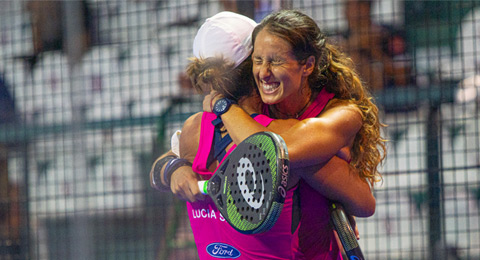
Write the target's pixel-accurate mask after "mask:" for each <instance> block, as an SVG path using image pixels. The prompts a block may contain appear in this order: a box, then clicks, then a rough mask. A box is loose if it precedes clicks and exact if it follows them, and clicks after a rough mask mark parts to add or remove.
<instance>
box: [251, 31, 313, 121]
mask: <svg viewBox="0 0 480 260" xmlns="http://www.w3.org/2000/svg"><path fill="white" fill-rule="evenodd" d="M312 58H313V57H312ZM252 59H253V76H254V78H255V82H256V84H257V87H258V90H259V92H260V96H261V97H262V101H263V102H264V103H266V104H269V105H272V104H277V107H278V108H281V109H282V110H283V112H287V113H292V112H293V113H295V112H297V111H296V109H298V107H300V108H301V107H302V106H304V105H305V100H306V97H305V94H306V92H307V93H308V91H302V90H303V89H304V88H305V87H308V86H307V84H308V83H307V77H308V75H310V73H311V68H310V67H313V66H311V64H310V61H308V60H309V59H307V62H306V63H305V64H303V65H302V64H300V63H299V62H298V61H297V60H296V59H295V56H294V55H293V51H292V47H291V46H290V44H289V43H288V42H287V41H285V40H284V39H282V38H280V37H278V36H275V35H273V34H271V33H269V32H268V30H266V29H263V30H262V31H260V32H259V33H258V35H257V37H256V38H255V43H254V48H253V54H252ZM307 98H308V97H307Z"/></svg>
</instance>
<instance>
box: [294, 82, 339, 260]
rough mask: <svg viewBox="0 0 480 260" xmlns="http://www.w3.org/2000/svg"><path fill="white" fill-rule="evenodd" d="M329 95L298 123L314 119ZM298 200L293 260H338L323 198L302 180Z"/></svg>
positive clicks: (319, 99) (322, 96) (324, 93)
mask: <svg viewBox="0 0 480 260" xmlns="http://www.w3.org/2000/svg"><path fill="white" fill-rule="evenodd" d="M333 97H334V94H333V93H329V92H327V91H326V90H325V89H323V90H322V91H321V92H320V93H319V94H318V96H317V98H316V99H315V100H314V102H313V103H312V104H311V105H310V106H309V107H308V108H307V110H306V111H305V113H303V114H302V115H301V116H300V118H299V120H303V119H306V118H312V117H316V116H318V114H320V112H322V110H323V109H324V108H325V106H326V105H327V103H328V101H330V99H332V98H333ZM297 189H298V195H299V196H300V209H301V218H300V224H299V226H298V228H297V230H296V232H295V235H294V238H293V243H292V245H293V252H294V259H318V260H321V259H325V260H326V259H337V260H338V259H342V255H341V253H340V250H339V248H338V245H337V241H336V239H335V235H334V233H333V230H332V228H331V226H330V224H329V219H330V211H329V201H328V199H327V198H325V197H324V196H322V195H321V194H320V193H318V192H316V191H315V190H314V189H313V188H311V187H310V185H308V183H306V182H305V181H304V180H303V179H302V180H300V183H299V185H298V188H297Z"/></svg>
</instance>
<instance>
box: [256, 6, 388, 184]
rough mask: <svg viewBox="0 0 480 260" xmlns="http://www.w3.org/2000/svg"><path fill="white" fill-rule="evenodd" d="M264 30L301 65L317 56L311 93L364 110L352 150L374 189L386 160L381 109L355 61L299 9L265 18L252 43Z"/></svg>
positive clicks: (352, 164)
mask: <svg viewBox="0 0 480 260" xmlns="http://www.w3.org/2000/svg"><path fill="white" fill-rule="evenodd" d="M262 30H267V31H268V32H269V33H271V34H273V35H275V36H277V37H280V38H281V39H283V40H285V41H287V42H288V43H289V44H290V46H291V47H292V52H293V54H294V55H295V58H296V60H297V61H298V62H299V63H300V64H305V62H306V60H307V59H308V58H309V57H310V56H314V57H315V69H314V71H313V73H312V74H311V75H310V76H309V78H308V85H309V87H310V88H311V89H312V92H316V93H318V92H319V91H320V90H322V89H323V88H326V90H328V91H329V92H331V93H334V94H335V97H336V98H337V99H339V100H340V102H348V103H351V104H355V105H356V106H357V107H358V108H359V109H360V111H361V114H362V119H363V124H362V127H361V129H360V130H359V132H358V133H357V135H356V137H355V141H354V144H353V147H352V162H351V164H350V165H351V166H352V167H355V168H356V169H357V170H358V172H359V174H360V176H361V177H362V178H364V179H366V180H367V181H368V182H369V183H370V184H371V185H372V186H373V184H374V183H375V182H377V181H380V180H381V179H382V178H381V174H380V173H379V171H378V166H379V164H380V163H381V162H382V161H383V159H384V158H385V153H386V148H385V139H383V138H382V137H381V134H380V128H381V127H383V126H384V125H383V124H381V123H380V121H379V118H378V107H377V106H376V105H375V103H374V102H373V97H372V95H371V94H370V92H369V91H368V90H367V88H366V86H365V85H364V84H363V82H362V81H361V79H360V77H359V75H358V74H357V73H356V71H355V69H354V64H353V62H352V60H351V59H350V58H349V57H347V56H346V54H344V53H343V52H342V51H340V49H339V48H337V47H336V46H335V45H333V44H331V43H329V42H328V41H327V37H326V35H325V34H324V33H323V32H322V31H321V30H320V28H319V27H318V25H317V23H316V22H315V21H314V20H313V19H312V18H310V17H309V16H307V15H305V14H303V13H302V12H300V11H297V10H282V11H278V12H275V13H272V14H270V15H268V16H267V17H265V18H264V19H263V20H262V22H261V23H260V24H259V25H258V26H257V27H256V28H255V30H254V31H253V37H252V40H253V42H255V39H256V36H257V35H258V33H259V32H260V31H262Z"/></svg>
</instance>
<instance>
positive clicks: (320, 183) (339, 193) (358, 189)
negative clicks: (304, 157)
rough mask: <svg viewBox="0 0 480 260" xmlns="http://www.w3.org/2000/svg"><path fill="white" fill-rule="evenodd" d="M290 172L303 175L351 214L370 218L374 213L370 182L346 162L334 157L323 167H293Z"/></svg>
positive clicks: (312, 185) (318, 190)
mask: <svg viewBox="0 0 480 260" xmlns="http://www.w3.org/2000/svg"><path fill="white" fill-rule="evenodd" d="M312 173H313V174H312ZM292 174H293V175H297V176H298V177H300V178H303V179H304V180H305V181H306V182H307V183H308V184H309V185H310V186H311V187H312V188H313V189H314V190H316V191H317V192H319V193H320V194H322V195H323V196H325V197H326V198H328V199H329V200H333V201H337V202H339V203H341V204H342V205H343V207H344V208H345V210H346V211H347V212H348V213H349V214H351V215H355V216H357V217H369V216H371V215H373V213H375V205H376V202H375V197H374V196H373V194H372V191H371V188H370V185H369V184H368V183H367V182H366V181H365V180H363V179H362V178H360V176H359V175H358V173H357V172H356V171H355V169H352V168H351V167H350V166H349V165H348V163H347V162H346V161H344V160H342V159H340V158H338V157H336V156H334V157H333V158H332V159H331V160H330V161H328V163H326V164H325V165H323V166H322V165H315V166H310V167H304V168H299V169H295V170H293V171H292Z"/></svg>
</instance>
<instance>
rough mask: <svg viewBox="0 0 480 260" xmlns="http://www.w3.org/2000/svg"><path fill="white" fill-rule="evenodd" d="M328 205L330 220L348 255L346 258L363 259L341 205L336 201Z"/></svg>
mask: <svg viewBox="0 0 480 260" xmlns="http://www.w3.org/2000/svg"><path fill="white" fill-rule="evenodd" d="M330 207H331V213H330V217H331V221H332V223H333V226H334V227H335V230H336V231H337V234H338V238H339V239H340V241H341V242H342V246H343V249H344V250H345V253H346V254H347V256H348V259H351V260H353V259H355V260H364V259H365V257H364V256H363V253H362V250H361V249H360V245H359V244H358V241H357V237H356V236H355V232H354V231H353V229H352V226H351V225H350V222H349V221H348V218H347V215H346V214H345V211H344V210H343V208H342V206H341V205H340V204H338V203H332V204H331V205H330Z"/></svg>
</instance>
